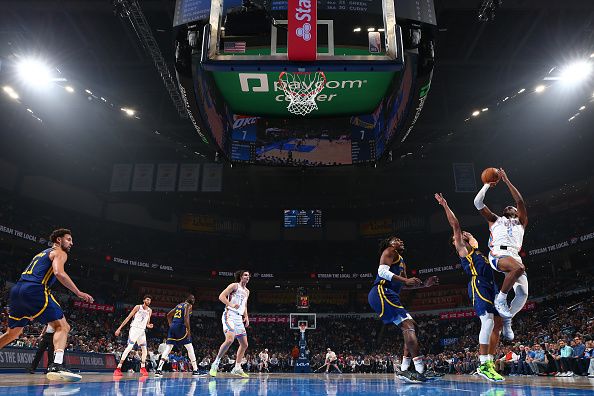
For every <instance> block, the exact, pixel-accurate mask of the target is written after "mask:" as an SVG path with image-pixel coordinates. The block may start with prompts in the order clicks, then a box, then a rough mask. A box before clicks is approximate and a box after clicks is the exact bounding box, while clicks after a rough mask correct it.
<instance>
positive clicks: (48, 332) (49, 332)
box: [29, 324, 55, 374]
mask: <svg viewBox="0 0 594 396" xmlns="http://www.w3.org/2000/svg"><path fill="white" fill-rule="evenodd" d="M54 332H55V330H54V328H53V327H52V326H51V325H49V324H47V325H45V327H44V328H43V330H42V331H41V335H40V336H39V338H40V341H39V344H38V345H37V353H36V354H35V357H34V358H33V361H32V362H31V367H29V373H30V374H35V370H36V369H37V366H39V362H40V361H41V358H42V357H43V353H44V352H45V351H46V350H47V361H48V362H51V359H52V358H53V356H54Z"/></svg>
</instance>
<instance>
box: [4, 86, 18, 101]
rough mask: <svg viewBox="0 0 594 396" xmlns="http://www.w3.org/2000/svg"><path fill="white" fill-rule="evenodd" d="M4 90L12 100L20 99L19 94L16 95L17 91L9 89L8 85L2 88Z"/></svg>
mask: <svg viewBox="0 0 594 396" xmlns="http://www.w3.org/2000/svg"><path fill="white" fill-rule="evenodd" d="M2 90H3V91H4V92H6V94H7V95H8V96H9V97H11V98H12V99H15V100H16V99H18V98H19V94H18V93H16V91H15V90H14V89H13V88H12V87H9V86H8V85H5V86H4V87H2Z"/></svg>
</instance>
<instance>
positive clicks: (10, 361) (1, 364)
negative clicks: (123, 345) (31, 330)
mask: <svg viewBox="0 0 594 396" xmlns="http://www.w3.org/2000/svg"><path fill="white" fill-rule="evenodd" d="M36 352H37V348H15V347H7V348H3V349H1V350H0V369H14V368H21V369H26V368H29V367H31V362H32V361H33V358H34V357H35V353H36ZM64 363H65V364H66V365H67V366H68V367H72V368H75V369H80V370H81V371H89V370H90V371H101V370H108V371H111V370H113V369H115V366H116V361H115V357H114V355H112V354H109V353H85V352H72V351H66V353H65V354H64ZM39 366H40V368H46V367H47V354H46V355H45V357H44V359H42V361H41V364H40V365H39Z"/></svg>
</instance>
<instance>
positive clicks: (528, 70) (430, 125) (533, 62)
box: [0, 0, 594, 195]
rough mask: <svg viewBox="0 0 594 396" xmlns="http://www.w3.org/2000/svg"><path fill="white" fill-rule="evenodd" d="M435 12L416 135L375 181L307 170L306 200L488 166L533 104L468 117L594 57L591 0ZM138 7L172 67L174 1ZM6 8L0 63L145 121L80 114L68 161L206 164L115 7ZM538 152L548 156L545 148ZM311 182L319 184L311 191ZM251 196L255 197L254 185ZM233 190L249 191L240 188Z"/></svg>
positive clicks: (104, 167) (94, 0)
mask: <svg viewBox="0 0 594 396" xmlns="http://www.w3.org/2000/svg"><path fill="white" fill-rule="evenodd" d="M435 3H436V11H437V16H438V29H439V33H438V35H437V38H438V41H437V45H436V57H437V62H436V68H435V74H434V78H433V83H432V87H431V91H430V94H429V98H428V100H427V102H426V104H425V108H424V109H423V112H422V114H421V117H420V119H419V121H418V122H417V124H416V126H415V131H414V133H413V134H412V135H411V137H410V138H409V139H408V140H407V141H406V143H405V145H404V146H402V147H401V150H400V151H399V152H395V153H394V155H393V163H392V164H391V165H388V167H386V168H385V169H384V170H383V171H381V172H379V173H378V174H377V178H374V177H375V176H373V177H371V178H370V177H369V173H366V171H365V170H356V171H352V170H351V169H350V168H349V167H347V168H344V169H332V170H313V169H311V170H309V169H308V170H307V171H304V172H307V173H306V176H304V177H303V181H302V182H301V183H302V186H303V187H302V189H303V191H305V192H306V193H305V195H307V191H311V190H312V189H313V188H314V187H315V186H316V183H317V184H318V185H320V186H322V185H323V183H324V182H323V180H322V179H316V177H317V176H316V175H322V174H327V173H331V174H332V175H336V177H337V178H338V179H337V182H336V185H337V186H339V187H340V188H339V190H338V192H337V194H344V193H345V191H346V192H348V191H356V190H358V189H360V188H361V185H364V186H366V187H364V188H371V189H372V188H373V187H374V186H377V185H381V184H382V183H381V181H382V180H383V179H385V177H386V175H393V174H394V172H398V174H399V175H400V174H402V175H403V177H408V179H407V180H409V182H410V183H414V182H415V181H416V180H417V179H418V176H419V174H425V175H430V174H431V172H433V171H434V169H435V165H436V163H439V162H440V161H444V160H448V161H450V162H456V161H457V160H460V161H473V160H476V159H479V161H478V162H479V163H480V159H481V158H482V159H483V160H484V161H488V160H489V159H490V158H489V147H491V146H492V145H493V144H494V143H495V142H497V141H499V140H500V139H504V138H506V137H509V136H514V134H515V133H518V131H521V130H522V129H523V128H525V125H522V123H521V122H518V118H519V114H518V113H520V114H521V112H522V111H526V108H527V107H526V106H528V104H527V103H526V102H524V103H523V104H520V105H518V106H516V107H508V108H507V109H506V110H504V111H501V112H499V113H497V114H496V113H495V112H493V114H490V117H491V119H489V121H488V122H487V121H481V122H470V123H469V122H465V119H467V118H469V116H470V113H471V112H472V111H473V110H474V109H476V108H480V107H482V106H487V105H489V104H494V103H496V102H497V101H500V100H501V98H503V97H505V96H508V95H509V94H510V92H515V91H516V90H517V89H518V87H522V86H525V85H526V86H529V85H530V86H531V85H533V84H534V83H535V82H537V81H540V80H541V79H542V77H543V76H544V75H546V73H547V72H548V71H549V70H550V68H551V67H552V66H555V65H558V64H559V63H560V62H562V61H563V58H564V57H567V58H571V57H572V56H583V55H584V54H586V53H587V54H590V53H592V52H594V47H593V46H592V43H593V42H594V40H593V39H594V5H593V4H592V2H591V1H588V0H570V1H564V2H560V1H554V0H526V1H506V0H504V1H503V4H502V6H501V8H500V9H499V10H498V11H497V13H496V15H495V18H494V20H493V21H489V22H482V21H479V20H478V18H477V15H478V7H479V4H480V3H481V1H479V0H457V1H448V0H436V1H435ZM141 4H142V8H143V10H144V13H145V15H146V17H147V19H148V21H149V23H150V25H151V27H152V29H153V34H154V36H155V38H156V39H157V41H158V43H159V45H160V48H161V51H162V53H163V55H164V57H165V58H166V59H167V60H168V61H170V62H172V61H173V57H174V54H173V45H172V43H173V32H172V27H171V25H172V24H171V21H172V18H173V7H174V4H175V1H174V0H143V1H141ZM2 8H3V12H2V14H1V15H0V26H1V28H0V56H2V57H5V56H7V55H8V54H9V53H11V52H12V53H14V52H18V51H20V52H30V53H35V52H36V53H40V54H44V55H45V56H48V57H51V59H52V61H53V62H55V64H56V65H57V66H59V67H60V70H61V71H62V72H63V73H64V74H65V75H67V76H69V78H71V79H72V80H74V81H78V82H80V83H81V84H88V85H89V86H92V87H94V88H95V89H96V90H98V91H99V92H100V93H101V95H105V96H106V97H107V96H109V97H110V99H113V100H114V101H115V102H117V103H127V104H129V105H130V106H133V107H134V108H136V109H138V110H139V113H140V115H141V120H139V122H137V123H135V124H134V123H131V122H129V120H123V119H122V118H121V117H120V118H118V117H111V118H109V117H107V116H106V115H105V114H102V115H95V116H96V117H98V118H97V119H99V118H100V119H105V118H106V117H107V118H109V120H108V121H106V123H105V124H101V125H99V124H100V123H98V122H89V119H88V118H87V117H75V118H73V120H68V124H69V125H70V127H72V128H74V127H75V126H76V128H79V129H80V128H89V129H93V135H94V139H93V141H92V143H89V141H88V139H87V140H85V139H86V138H84V137H82V136H81V137H78V136H72V137H69V139H68V142H67V145H68V146H69V147H70V146H71V153H75V152H76V153H78V155H79V161H81V163H84V161H85V160H88V156H87V155H85V154H84V150H83V153H82V154H81V150H80V147H81V146H82V147H87V148H89V149H91V148H94V149H95V151H96V152H97V153H101V155H99V156H98V157H97V158H93V161H95V162H96V164H95V166H97V167H99V168H100V169H101V170H100V173H101V174H103V176H104V177H107V175H109V174H110V172H111V164H112V163H113V162H118V161H119V162H123V161H124V160H130V161H134V162H138V161H147V160H153V161H162V160H180V161H181V160H184V159H188V158H190V159H196V158H197V159H202V156H196V155H195V154H194V153H195V152H197V153H200V154H202V155H204V156H205V157H206V158H207V159H212V156H213V152H212V150H211V149H210V148H209V147H208V146H206V145H204V144H203V143H202V142H201V141H200V139H198V136H197V135H196V133H195V131H194V130H193V128H192V126H191V125H190V123H189V121H188V120H183V119H180V118H179V116H178V114H177V111H176V110H175V108H174V106H173V105H172V103H171V100H170V99H169V96H168V93H167V91H166V89H165V87H164V85H163V83H162V81H161V79H160V77H159V75H158V74H157V72H156V70H155V67H154V65H153V63H152V60H151V59H150V57H148V56H147V55H146V53H145V52H144V50H143V49H142V47H141V45H140V43H139V41H138V39H137V37H136V35H135V33H134V32H133V31H132V29H131V28H130V26H129V24H128V23H127V21H125V20H123V19H121V18H120V17H118V16H117V15H115V14H114V8H113V6H112V2H111V1H109V0H85V1H78V0H55V1H53V0H14V1H3V2H2ZM170 66H171V65H170ZM70 105H72V106H73V107H76V108H77V109H78V111H79V114H80V113H81V112H84V111H85V109H86V107H84V106H87V107H88V106H89V105H88V104H86V103H85V104H79V103H71V104H70ZM39 106H43V104H41V103H39ZM522 106H523V107H522ZM0 112H1V113H2V114H4V116H6V117H7V118H12V122H13V123H14V124H17V123H19V119H18V118H17V119H14V117H18V116H17V115H15V114H14V108H13V106H12V105H11V104H10V103H7V102H5V101H0ZM4 116H3V117H4ZM47 117H48V118H51V115H47ZM93 119H95V118H93ZM471 121H474V120H471ZM154 131H159V134H156V133H154ZM77 139H80V140H77ZM590 141H591V138H590ZM537 146H538V145H537ZM535 150H536V151H538V150H543V151H546V147H544V146H543V147H540V148H539V147H536V148H535ZM534 155H535V156H538V153H536V154H534ZM452 157H455V158H452ZM239 172H240V173H239V176H238V178H239V179H240V180H245V177H246V175H247V177H248V180H251V181H252V182H253V184H254V185H256V186H257V185H259V186H260V187H262V188H263V186H264V185H266V184H267V183H268V181H272V180H276V178H278V177H279V176H282V175H286V174H295V173H296V172H300V171H299V170H292V169H291V170H277V169H261V170H254V169H249V170H248V169H246V170H243V171H239ZM241 172H243V173H241ZM325 172H326V173H325ZM449 174H451V172H449V171H448V175H449ZM358 175H359V176H358ZM311 180H314V181H313V182H312V183H313V184H312V185H311V186H310V185H308V183H310V181H311ZM240 184H241V183H237V185H238V186H239V185H240ZM345 186H346V187H345ZM252 190H253V191H256V188H255V187H250V191H252ZM236 193H237V194H245V193H247V191H244V190H242V189H241V188H240V187H238V190H237V191H236Z"/></svg>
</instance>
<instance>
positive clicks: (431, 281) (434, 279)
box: [425, 276, 439, 287]
mask: <svg viewBox="0 0 594 396" xmlns="http://www.w3.org/2000/svg"><path fill="white" fill-rule="evenodd" d="M435 285H439V278H438V277H437V276H430V277H429V278H427V280H426V281H425V286H427V287H431V286H435Z"/></svg>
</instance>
